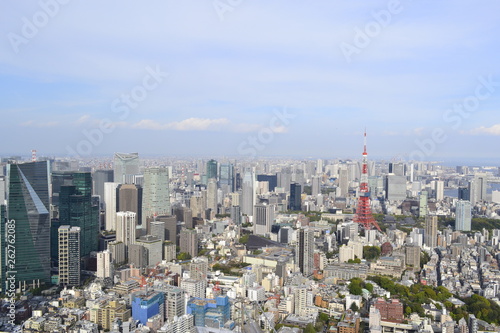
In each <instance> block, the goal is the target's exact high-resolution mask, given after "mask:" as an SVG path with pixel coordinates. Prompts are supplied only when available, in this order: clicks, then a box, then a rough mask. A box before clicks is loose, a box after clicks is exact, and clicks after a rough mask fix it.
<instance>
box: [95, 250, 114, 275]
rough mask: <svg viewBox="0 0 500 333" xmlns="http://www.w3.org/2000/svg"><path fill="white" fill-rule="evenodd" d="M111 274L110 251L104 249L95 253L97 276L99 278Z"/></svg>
mask: <svg viewBox="0 0 500 333" xmlns="http://www.w3.org/2000/svg"><path fill="white" fill-rule="evenodd" d="M112 276H113V263H112V262H111V252H110V251H109V250H104V251H102V252H98V253H97V277H98V278H101V279H105V278H110V277H112Z"/></svg>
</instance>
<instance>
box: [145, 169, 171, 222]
mask: <svg viewBox="0 0 500 333" xmlns="http://www.w3.org/2000/svg"><path fill="white" fill-rule="evenodd" d="M169 183H170V180H169V174H168V170H167V169H166V168H159V167H155V168H147V169H145V170H144V189H143V191H142V194H143V195H142V224H145V223H146V219H147V218H148V217H151V216H156V215H170V214H171V212H170V190H169Z"/></svg>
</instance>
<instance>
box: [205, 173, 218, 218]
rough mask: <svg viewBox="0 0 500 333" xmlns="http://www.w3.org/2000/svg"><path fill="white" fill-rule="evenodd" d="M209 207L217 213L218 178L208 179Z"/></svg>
mask: <svg viewBox="0 0 500 333" xmlns="http://www.w3.org/2000/svg"><path fill="white" fill-rule="evenodd" d="M207 208H208V209H211V210H212V212H215V213H217V180H216V179H215V178H209V179H208V185H207Z"/></svg>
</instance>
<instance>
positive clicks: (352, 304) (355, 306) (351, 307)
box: [349, 302, 359, 312]
mask: <svg viewBox="0 0 500 333" xmlns="http://www.w3.org/2000/svg"><path fill="white" fill-rule="evenodd" d="M349 309H351V310H352V311H354V312H356V311H359V308H358V306H357V305H356V303H354V302H352V303H351V306H350V307H349Z"/></svg>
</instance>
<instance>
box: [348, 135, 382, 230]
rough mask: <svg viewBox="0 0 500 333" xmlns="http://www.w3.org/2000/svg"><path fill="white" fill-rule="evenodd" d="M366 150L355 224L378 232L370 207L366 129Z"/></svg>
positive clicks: (378, 228)
mask: <svg viewBox="0 0 500 333" xmlns="http://www.w3.org/2000/svg"><path fill="white" fill-rule="evenodd" d="M363 140H364V149H363V165H362V167H361V170H362V171H361V181H360V184H359V192H358V196H359V198H358V205H357V208H356V215H355V216H354V222H356V223H359V224H361V225H362V226H363V228H365V229H366V230H369V229H372V228H376V229H377V230H378V231H381V230H380V227H379V225H378V223H377V221H375V219H374V218H373V214H372V210H371V206H370V189H369V187H368V152H367V149H366V128H365V133H364V138H363Z"/></svg>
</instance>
